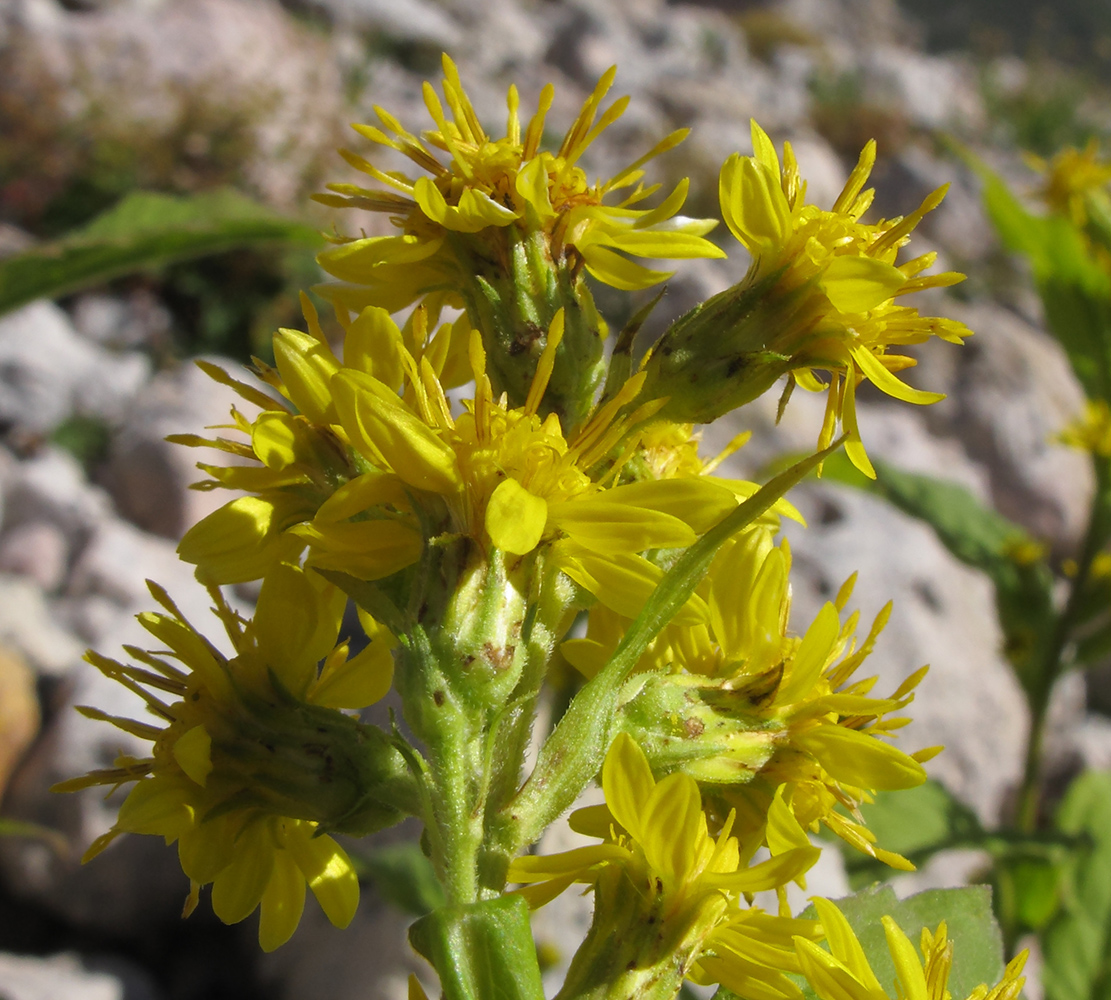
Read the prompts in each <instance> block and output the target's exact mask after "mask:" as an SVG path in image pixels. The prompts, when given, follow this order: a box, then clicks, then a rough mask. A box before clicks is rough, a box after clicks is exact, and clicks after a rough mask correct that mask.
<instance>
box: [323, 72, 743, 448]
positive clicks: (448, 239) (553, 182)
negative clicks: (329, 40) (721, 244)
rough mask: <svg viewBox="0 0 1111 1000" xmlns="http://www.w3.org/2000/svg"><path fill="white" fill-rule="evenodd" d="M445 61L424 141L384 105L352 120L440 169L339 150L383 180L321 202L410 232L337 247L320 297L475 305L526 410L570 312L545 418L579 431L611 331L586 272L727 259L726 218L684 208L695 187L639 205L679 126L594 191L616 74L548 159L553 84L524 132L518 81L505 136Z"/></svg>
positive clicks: (342, 241)
mask: <svg viewBox="0 0 1111 1000" xmlns="http://www.w3.org/2000/svg"><path fill="white" fill-rule="evenodd" d="M443 65H444V75H445V78H444V81H443V93H444V102H443V103H441V101H440V99H439V97H437V96H436V93H435V90H434V89H433V88H432V86H431V84H428V83H425V85H424V100H425V104H426V105H427V107H428V111H429V114H430V115H431V117H432V121H433V124H434V126H435V128H434V129H433V130H431V131H428V132H424V133H422V135H421V136H420V137H418V136H417V135H414V134H412V133H410V132H408V131H407V130H406V129H405V128H404V127H403V126H402V125H401V123H400V122H398V121H397V119H396V118H394V117H393V116H392V115H390V114H389V113H388V112H386V111H384V110H383V109H381V108H376V109H375V110H376V111H377V114H378V118H379V121H380V124H381V128H379V127H378V126H370V125H356V126H355V129H356V131H358V132H359V133H360V134H361V135H363V136H364V137H366V138H367V139H369V140H371V141H372V142H374V143H377V144H378V145H380V146H384V147H386V148H388V149H391V150H395V151H396V152H399V153H401V154H402V155H404V156H406V157H407V158H408V159H409V160H411V161H412V162H413V163H414V164H415V165H416V166H417V167H418V168H420V170H421V171H424V172H425V173H426V174H427V175H428V176H420V177H417V178H415V179H414V178H411V177H408V176H406V175H404V174H402V173H399V172H390V173H386V172H384V171H382V170H380V169H378V168H377V167H375V166H374V165H373V164H371V163H369V162H368V161H367V160H365V159H363V158H362V157H360V156H356V155H355V154H353V153H349V152H344V153H343V156H344V158H345V159H346V160H347V162H348V163H350V164H351V165H352V166H354V167H355V168H356V169H358V170H360V171H362V172H364V173H366V174H367V175H369V176H370V177H371V178H372V179H373V180H374V181H375V182H377V184H378V185H380V186H381V187H380V188H379V189H368V188H363V187H359V186H356V185H351V184H332V185H330V188H331V189H332V191H333V193H332V194H329V195H321V196H319V197H318V200H320V201H322V202H324V203H325V204H327V205H331V206H335V207H341V208H342V207H355V208H361V209H367V210H370V211H377V212H385V213H388V214H389V216H390V219H391V222H392V223H393V224H394V225H395V226H397V228H398V229H399V230H400V231H401V234H400V235H396V236H376V237H366V236H364V237H362V238H358V239H355V238H338V240H337V243H338V245H337V246H336V247H335V248H334V249H331V250H327V251H325V252H324V253H323V254H321V255H320V258H319V260H320V264H321V266H322V267H323V268H324V270H325V271H327V272H328V273H329V274H330V275H332V276H333V277H335V278H338V279H339V281H340V282H341V283H340V284H334V285H327V286H324V287H323V288H322V289H321V293H322V294H324V295H326V296H328V297H329V298H330V299H331V300H332V301H333V302H335V303H336V304H337V305H338V306H339V307H340V308H342V309H347V310H350V311H352V312H354V313H358V312H360V311H361V310H362V309H364V308H365V307H366V306H369V305H373V306H381V307H383V308H385V309H387V310H388V311H390V312H395V311H397V310H399V309H401V308H403V307H405V306H408V305H410V304H411V303H413V302H417V301H422V300H427V301H428V302H429V303H430V304H432V303H435V304H436V305H438V304H439V303H442V302H448V303H450V304H452V305H455V306H462V307H464V308H465V309H466V310H467V314H468V315H469V317H470V319H471V322H472V323H473V324H474V326H475V328H476V329H478V330H479V331H480V332H481V333H482V336H483V340H484V343H485V346H486V349H487V351H488V353H489V355H490V376H491V378H492V380H493V383H494V388H495V390H496V392H497V393H499V394H500V393H501V392H502V391H503V390H504V391H506V392H508V393H509V400H510V403H511V404H513V405H515V406H519V405H521V404H522V403H523V402H524V399H525V396H526V394H527V391H528V387H529V384H530V381H531V378H532V371H533V369H534V368H535V365H536V361H537V358H538V357H539V355H540V353H541V351H542V350H543V348H544V344H545V332H546V331H547V329H548V327H549V326H550V324H551V322H552V320H553V319H554V317H555V314H556V312H558V311H559V310H560V309H566V311H567V332H568V337H567V340H566V342H565V343H564V345H563V348H562V350H561V351H560V353H559V355H558V356H557V357H556V359H555V365H554V371H553V378H552V390H551V392H550V393H549V394H548V396H547V398H546V399H545V400H543V406H542V407H541V412H542V414H546V413H548V412H555V413H558V414H559V415H560V416H561V417H562V418H563V419H565V420H566V421H567V424H568V428H569V429H570V428H573V427H574V426H575V425H577V424H578V423H579V422H580V420H581V419H582V417H583V415H584V414H585V412H586V411H587V410H588V409H589V406H590V403H591V402H592V399H593V396H594V394H595V391H596V390H597V389H598V387H599V385H600V382H601V378H602V376H603V375H604V369H605V363H604V361H603V358H602V340H603V338H604V336H605V324H604V323H603V321H602V320H601V318H600V317H599V316H598V314H597V312H596V310H595V308H594V303H593V299H592V298H591V295H590V292H589V290H588V288H587V286H586V283H585V281H584V276H583V274H582V272H583V271H584V270H585V271H587V272H589V273H590V274H591V275H593V276H594V277H595V278H597V279H598V280H599V281H602V282H604V283H606V284H609V285H612V286H614V287H615V288H620V289H623V290H633V289H638V288H647V287H649V286H650V285H654V284H656V283H658V282H660V281H663V280H665V279H667V278H668V277H670V276H671V274H672V272H670V271H657V270H652V269H650V268H647V267H645V266H643V265H642V264H640V263H638V262H637V261H636V260H634V259H630V258H641V259H645V258H647V259H665V260H671V259H678V258H690V257H723V256H724V253H723V252H722V251H721V250H719V249H718V248H717V247H716V246H715V245H714V244H713V243H711V242H709V241H708V240H706V239H703V237H704V235H705V234H706V233H707V232H709V231H710V230H711V229H712V228H713V227H714V226H715V225H716V222H715V221H714V220H712V219H689V218H684V217H682V216H679V215H677V214H676V213H677V212H678V211H679V209H680V208H681V207H682V204H683V201H684V200H685V198H686V193H687V188H688V182H687V181H686V180H683V181H681V182H680V183H679V184H678V185H677V186H676V188H675V190H674V191H672V192H671V194H670V195H668V197H666V198H665V199H664V200H663V201H662V202H661V203H660V204H659V205H657V206H656V207H655V208H652V209H644V208H640V207H638V206H639V205H641V204H642V203H643V202H644V200H645V199H646V198H647V197H649V196H650V195H652V194H653V193H654V192H655V191H656V190H657V188H658V185H654V186H651V187H648V188H645V187H644V186H643V184H641V183H640V180H641V178H642V177H643V175H644V171H643V170H642V169H641V168H642V166H643V165H644V164H645V163H646V162H647V161H648V160H650V159H652V158H653V157H655V156H657V155H659V154H660V153H663V152H665V151H667V150H668V149H671V148H673V147H674V146H676V145H678V144H679V143H680V142H681V141H682V140H683V138H684V137H685V136H686V134H687V131H688V130H686V129H683V130H680V131H677V132H674V133H672V134H671V135H669V136H668V137H667V138H665V139H664V140H662V141H661V142H660V143H658V144H657V145H656V146H655V148H653V149H652V150H651V151H649V152H648V153H646V154H645V155H644V156H642V157H640V158H639V159H638V160H636V161H635V162H634V163H632V164H630V165H629V166H628V167H626V168H625V169H624V170H622V171H621V172H620V173H619V174H617V176H615V177H613V178H611V179H609V180H607V181H596V182H595V183H593V184H591V183H590V182H589V180H588V179H587V175H586V173H585V172H584V171H583V169H582V167H581V166H580V165H579V161H580V160H581V158H582V156H583V154H584V153H585V151H586V150H587V148H588V147H589V146H590V145H591V144H592V143H593V142H594V140H595V139H596V138H597V137H598V136H599V135H600V134H601V133H602V132H603V131H604V130H605V129H606V128H607V127H608V126H609V125H611V124H612V123H613V122H615V121H616V120H617V119H618V118H619V117H620V116H621V114H622V113H623V112H624V110H625V107H626V106H627V104H628V98H622V99H621V100H619V101H617V102H615V103H614V104H613V105H611V106H610V107H609V108H608V109H607V110H605V111H604V112H602V113H601V115H600V116H599V111H600V108H601V104H602V100H603V98H604V97H605V94H606V92H607V91H608V90H609V88H610V86H611V85H612V83H613V80H614V76H615V74H616V70H610V71H609V72H607V73H606V74H605V75H604V76H603V77H602V79H601V80H600V81H599V83H598V86H597V87H596V88H595V90H594V92H593V93H592V94H591V96H590V97H589V98H588V99H587V101H586V103H585V104H584V105H583V107H582V109H581V110H580V112H579V114H578V117H577V118H576V119H575V121H574V123H573V124H572V126H571V128H570V129H569V130H568V132H567V134H566V136H564V138H563V141H562V143H561V144H560V146H559V148H558V150H556V151H555V152H554V153H552V152H547V151H545V150H542V149H541V148H540V147H541V141H542V138H543V133H544V120H545V117H546V115H547V111H548V109H549V107H550V106H551V103H552V97H553V90H552V87H551V86H550V85H549V86H547V87H545V88H544V90H543V92H542V93H541V96H540V105H539V109H538V110H537V112H536V114H535V116H533V118H532V119H531V121H530V122H529V123H528V125H527V126H526V127H525V128H524V129H523V130H522V127H521V121H520V119H519V117H518V104H519V101H518V95H517V90H516V88H515V87H511V88H510V90H509V97H508V106H509V119H508V123H507V125H506V134H505V136H503V137H502V138H493V137H491V136H489V135H488V134H487V133H486V130H485V129H484V128H483V127H482V125H481V124H480V123H479V120H478V116H477V115H476V113H475V110H474V108H473V107H472V105H471V103H470V100H469V99H468V97H467V95H466V92H465V91H464V90H463V85H462V83H461V81H460V79H459V74H458V71H457V70H456V68H455V65H454V63H452V61H451V60H450V59H448V58H447V57H446V56H445V57H444V61H443ZM444 104H446V106H447V110H446V111H445V109H444ZM445 160H446V162H444V161H445ZM382 188H385V190H383V189H382ZM617 192H622V193H623V194H622V196H621V200H619V201H617V202H616V203H613V204H606V203H605V201H606V199H607V198H608V197H609V196H611V195H613V194H615V193H617Z"/></svg>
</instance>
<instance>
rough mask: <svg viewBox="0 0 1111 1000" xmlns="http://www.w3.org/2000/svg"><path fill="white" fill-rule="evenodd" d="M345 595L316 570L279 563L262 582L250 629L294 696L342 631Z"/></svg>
mask: <svg viewBox="0 0 1111 1000" xmlns="http://www.w3.org/2000/svg"><path fill="white" fill-rule="evenodd" d="M346 606H347V595H346V594H344V593H343V591H341V590H340V589H339V588H338V587H336V586H334V585H332V584H330V583H328V582H327V581H326V580H325V579H324V578H323V577H321V576H320V575H319V574H317V573H306V572H305V571H304V570H303V569H301V567H300V566H296V565H292V564H290V563H279V564H278V565H277V566H275V567H274V568H273V569H272V570H271V571H270V572H269V573H267V575H266V577H265V578H264V579H263V581H262V589H261V590H260V591H259V596H258V604H257V605H256V608H255V616H254V619H253V621H252V632H253V634H254V636H255V638H256V641H257V642H258V648H259V652H260V653H261V654H262V656H263V659H264V661H265V663H266V666H267V667H269V668H270V669H271V670H273V671H274V673H275V675H276V676H277V677H278V679H279V680H280V681H281V682H282V684H283V685H285V687H286V689H287V690H288V691H290V693H292V694H293V696H294V697H296V698H301V697H303V696H304V693H305V691H306V690H307V689H308V686H309V684H310V683H312V682H313V681H314V680H315V679H316V665H317V663H319V662H320V660H322V659H323V658H324V657H325V656H327V655H328V653H329V652H331V650H332V647H333V646H335V644H336V637H337V636H338V635H339V629H340V623H341V622H342V620H343V612H344V608H345V607H346Z"/></svg>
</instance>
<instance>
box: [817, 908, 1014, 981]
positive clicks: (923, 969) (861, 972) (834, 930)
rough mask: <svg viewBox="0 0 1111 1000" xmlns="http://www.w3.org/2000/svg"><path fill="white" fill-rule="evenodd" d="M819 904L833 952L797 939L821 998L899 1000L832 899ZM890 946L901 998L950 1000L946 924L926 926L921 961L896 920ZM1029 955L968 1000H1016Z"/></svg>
mask: <svg viewBox="0 0 1111 1000" xmlns="http://www.w3.org/2000/svg"><path fill="white" fill-rule="evenodd" d="M814 906H815V908H816V909H817V911H818V917H819V919H820V920H821V922H822V928H823V929H824V931H825V935H826V938H827V940H828V942H829V951H826V950H824V949H823V948H821V947H819V946H818V945H817V944H815V943H814V942H813V941H812V940H809V939H807V938H804V937H798V938H796V939H795V947H796V949H797V952H798V957H799V962H800V964H801V966H802V972H803V975H805V976H806V979H807V981H808V982H809V983H810V985H811V986H812V987H813V989H814V992H815V993H817V994H818V996H819V997H820V998H821V1000H894V998H891V997H890V994H888V993H887V992H886V991H885V990H884V988H883V987H882V986H881V985H880V982H879V980H878V979H877V978H876V974H875V973H874V972H873V971H872V967H871V966H870V965H869V964H868V959H867V957H866V956H865V954H864V949H863V948H862V947H861V946H860V942H859V941H858V940H857V937H856V934H855V933H854V932H853V929H852V927H851V926H850V924H849V922H848V921H847V920H846V919H845V917H844V915H843V914H842V913H841V911H840V910H839V909H838V908H837V907H836V906H835V905H834V904H833V903H831V902H830V901H829V900H827V899H815V900H814ZM883 930H884V934H885V936H886V938H887V947H888V950H889V952H890V953H891V958H892V961H893V962H894V964H895V975H896V981H895V986H896V997H897V998H898V1000H949V997H950V994H949V990H948V989H947V988H946V986H947V984H948V981H949V973H950V970H951V969H952V965H953V942H952V941H950V940H949V938H948V934H947V932H946V926H945V923H944V921H943V922H942V923H941V924H939V925H938V928H937V930H936V931H934V932H933V933H931V932H930V930H929V929H928V928H925V927H923V928H922V937H921V951H922V957H921V958H919V957H918V954H917V953H916V952H915V950H914V945H913V944H911V942H910V939H909V938H908V937H907V936H906V934H905V933H903V931H902V929H901V928H900V927H899V925H898V924H896V923H895V921H894V920H893V919H892V918H891V917H889V916H888V917H884V918H883ZM1026 958H1027V953H1026V952H1025V951H1023V952H1020V953H1019V954H1018V955H1016V956H1015V957H1014V958H1013V959H1012V960H1011V961H1010V963H1009V964H1008V965H1007V968H1006V970H1005V971H1004V972H1003V978H1002V979H1000V981H999V982H998V983H997V984H996V985H995V986H992V987H989V986H988V985H987V984H986V983H982V984H981V985H979V986H977V987H976V988H975V989H974V990H973V991H972V992H971V993H970V994H969V995H968V997H967V998H966V1000H1017V998H1018V996H1019V995H1020V994H1021V993H1022V987H1023V985H1025V983H1026V977H1025V976H1023V975H1022V969H1023V966H1024V965H1025V964H1026Z"/></svg>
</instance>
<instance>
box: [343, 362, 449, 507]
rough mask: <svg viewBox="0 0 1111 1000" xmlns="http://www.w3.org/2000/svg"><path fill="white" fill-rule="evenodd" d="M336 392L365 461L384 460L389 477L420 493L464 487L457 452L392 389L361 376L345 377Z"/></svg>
mask: <svg viewBox="0 0 1111 1000" xmlns="http://www.w3.org/2000/svg"><path fill="white" fill-rule="evenodd" d="M332 389H333V393H334V395H335V400H336V408H337V410H338V412H339V416H340V421H341V423H342V424H343V428H344V430H346V431H347V433H348V435H349V436H350V438H351V443H352V444H353V445H354V446H355V447H356V448H358V449H359V450H360V451H361V452H363V454H364V455H366V457H367V458H369V459H370V460H371V461H372V462H376V461H380V460H381V459H384V460H385V462H386V464H387V466H388V471H392V472H396V473H397V474H398V475H399V476H400V477H401V478H402V479H403V480H404V481H405V482H406V483H408V484H409V485H410V486H413V487H416V488H417V489H422V490H431V491H433V492H436V493H454V492H455V490H456V488H457V486H458V485H459V483H460V477H459V470H458V468H457V466H456V462H455V452H453V451H452V450H451V448H449V447H448V446H447V445H446V444H445V443H444V442H443V441H442V440H441V439H440V437H439V436H438V435H437V434H436V433H435V431H433V430H432V429H431V428H430V427H429V426H428V425H427V424H425V423H424V422H423V421H422V420H421V419H420V418H419V417H418V416H417V415H416V414H415V413H414V412H413V411H412V410H410V409H409V408H408V407H407V406H405V405H404V404H403V403H402V402H401V401H400V400H399V399H398V398H397V396H396V395H394V394H393V392H391V391H390V389H389V387H388V386H386V385H384V384H383V383H382V382H379V381H378V380H377V379H375V378H373V377H372V376H370V375H364V374H363V373H362V372H353V371H343V372H340V373H339V374H338V375H337V376H336V377H335V378H334V379H333V380H332ZM379 456H381V459H379Z"/></svg>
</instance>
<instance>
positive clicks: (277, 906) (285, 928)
mask: <svg viewBox="0 0 1111 1000" xmlns="http://www.w3.org/2000/svg"><path fill="white" fill-rule="evenodd" d="M304 910H305V876H304V875H302V874H301V869H300V868H298V867H297V864H296V862H294V860H293V858H291V857H290V856H289V852H288V851H278V852H277V853H276V854H275V856H274V871H273V872H272V873H271V875H270V881H269V882H268V883H267V884H266V891H265V892H264V893H263V894H262V913H261V914H260V916H259V922H258V943H259V945H260V946H261V948H262V950H263V951H273V950H274V949H275V948H278V947H280V946H281V945H283V944H285V943H286V941H288V940H289V939H290V938H291V937H293V932H294V931H295V930H297V925H298V924H299V923H300V922H301V914H302V913H303V912H304Z"/></svg>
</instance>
